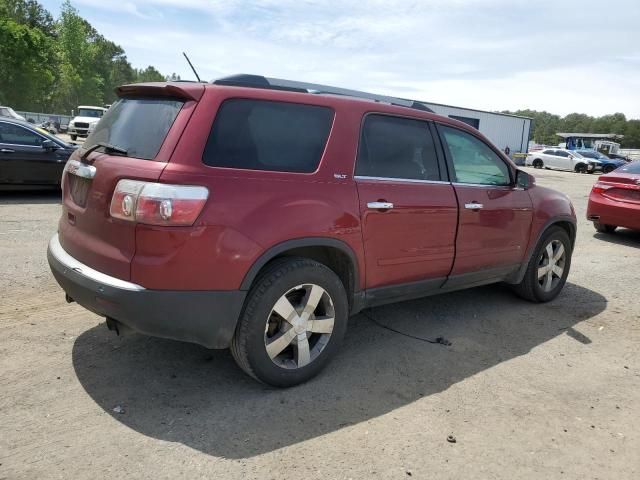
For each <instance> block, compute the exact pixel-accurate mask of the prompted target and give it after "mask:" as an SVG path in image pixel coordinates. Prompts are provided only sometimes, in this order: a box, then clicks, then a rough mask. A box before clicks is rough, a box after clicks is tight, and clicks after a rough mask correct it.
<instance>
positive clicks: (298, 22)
mask: <svg viewBox="0 0 640 480" xmlns="http://www.w3.org/2000/svg"><path fill="white" fill-rule="evenodd" d="M52 1H53V0H52ZM45 3H46V2H45ZM74 3H75V4H76V5H77V6H78V8H79V9H80V13H81V14H82V15H84V16H86V17H87V18H88V19H89V21H91V23H92V24H94V26H96V28H97V29H98V30H99V31H100V32H101V33H103V34H105V35H106V36H107V37H108V38H110V39H112V40H113V41H115V42H117V43H119V44H121V45H122V46H123V47H124V48H125V50H126V51H127V54H128V56H129V58H130V59H131V60H132V62H133V63H134V64H135V65H136V66H143V65H147V64H152V65H155V66H156V67H158V68H159V69H160V70H161V71H163V72H166V73H171V72H177V73H179V74H180V75H182V76H183V78H191V77H192V74H191V73H190V70H189V68H188V66H187V65H186V63H185V62H184V60H183V58H182V56H181V52H182V51H183V50H185V51H187V52H188V53H189V54H190V56H191V58H192V60H193V61H194V63H195V64H196V65H197V67H198V68H199V70H201V72H202V73H201V76H203V77H205V78H213V77H218V76H221V75H225V74H230V73H239V72H246V73H259V74H265V75H267V76H278V77H285V78H293V79H299V80H306V81H313V82H318V83H322V82H325V83H332V84H336V85H339V86H344V87H350V88H361V89H365V90H370V91H376V92H381V93H388V94H397V95H402V96H416V97H419V98H422V99H425V100H431V101H440V102H443V103H452V104H458V105H463V106H469V107H476V108H483V109H490V110H494V109H517V108H525V107H531V108H537V109H541V108H545V109H547V110H549V111H553V112H556V113H568V112H571V111H583V112H586V113H591V114H604V113H611V112H614V111H622V112H624V113H626V114H627V115H628V116H633V117H640V100H639V96H640V95H639V94H638V93H637V92H639V91H640V90H639V89H638V87H639V86H640V85H639V83H638V80H637V79H638V78H640V58H639V57H638V50H637V48H638V47H637V46H638V45H639V44H640V34H639V33H638V32H639V29H638V28H637V25H638V24H640V4H638V3H637V0H633V1H631V0H612V1H611V2H609V3H608V4H607V11H608V12H615V14H612V15H611V16H610V17H608V16H607V15H603V14H602V13H601V12H602V11H601V8H600V6H599V4H595V3H594V4H590V3H589V2H585V1H582V0H569V1H564V2H553V1H551V0H542V1H539V2H528V1H521V0H517V1H509V0H480V1H473V0H454V1H451V0H426V1H414V2H408V1H401V0H388V1H383V0H372V1H371V0H370V1H366V0H360V1H356V0H345V1H342V2H339V3H338V2H315V1H311V0H256V1H252V2H248V1H241V0H226V1H222V0H220V1H218V0H127V1H126V2H125V3H124V10H125V12H124V13H123V9H122V5H121V4H120V5H118V6H117V8H115V7H116V5H115V3H111V2H105V1H104V0H75V2H74ZM127 12H128V14H127Z"/></svg>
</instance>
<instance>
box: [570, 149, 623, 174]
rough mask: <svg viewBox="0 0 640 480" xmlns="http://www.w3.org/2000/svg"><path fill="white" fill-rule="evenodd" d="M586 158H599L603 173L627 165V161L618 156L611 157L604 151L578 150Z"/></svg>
mask: <svg viewBox="0 0 640 480" xmlns="http://www.w3.org/2000/svg"><path fill="white" fill-rule="evenodd" d="M576 151H577V152H578V153H579V154H580V155H582V156H583V157H584V158H590V159H592V160H598V161H599V162H600V163H601V164H602V171H603V173H609V172H612V171H614V170H615V169H616V168H618V167H621V166H622V165H626V164H627V162H625V161H624V160H620V159H618V158H609V157H607V156H606V155H605V154H604V153H600V152H598V151H596V150H576Z"/></svg>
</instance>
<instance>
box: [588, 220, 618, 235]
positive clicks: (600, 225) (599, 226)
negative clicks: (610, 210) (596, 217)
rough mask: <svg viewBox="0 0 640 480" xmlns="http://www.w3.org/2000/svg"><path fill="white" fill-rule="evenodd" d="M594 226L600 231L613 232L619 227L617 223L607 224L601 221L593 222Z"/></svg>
mask: <svg viewBox="0 0 640 480" xmlns="http://www.w3.org/2000/svg"><path fill="white" fill-rule="evenodd" d="M593 226H594V227H595V229H596V230H597V231H598V232H600V233H613V232H615V231H616V228H618V227H617V226H616V225H606V224H604V223H600V222H593Z"/></svg>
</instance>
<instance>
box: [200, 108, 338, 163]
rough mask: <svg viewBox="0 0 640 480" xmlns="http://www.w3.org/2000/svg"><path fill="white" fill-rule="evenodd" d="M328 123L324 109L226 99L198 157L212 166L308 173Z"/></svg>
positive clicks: (321, 147) (324, 140) (327, 110)
mask: <svg viewBox="0 0 640 480" xmlns="http://www.w3.org/2000/svg"><path fill="white" fill-rule="evenodd" d="M332 121H333V110H331V109H330V108H327V107H320V106H315V105H300V104H297V103H285V102H273V101H266V100H249V99H233V100H227V101H225V102H224V103H223V104H222V105H221V106H220V109H219V110H218V114H217V115H216V119H215V121H214V123H213V127H212V128H211V133H210V135H209V139H208V140H207V145H206V147H205V150H204V155H203V159H202V160H203V162H204V163H205V164H206V165H209V166H211V167H227V168H242V169H251V170H272V171H281V172H298V173H310V172H313V171H315V170H316V169H317V168H318V164H319V163H320V158H321V157H322V153H323V152H324V148H325V145H326V143H327V138H328V137H329V131H330V130H331V124H332Z"/></svg>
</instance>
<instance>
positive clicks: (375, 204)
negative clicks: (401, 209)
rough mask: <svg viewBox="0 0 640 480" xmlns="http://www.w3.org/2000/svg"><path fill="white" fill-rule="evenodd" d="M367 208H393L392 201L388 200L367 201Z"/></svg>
mask: <svg viewBox="0 0 640 480" xmlns="http://www.w3.org/2000/svg"><path fill="white" fill-rule="evenodd" d="M367 208H372V209H375V210H389V209H391V208H393V203H390V202H369V203H367Z"/></svg>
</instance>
